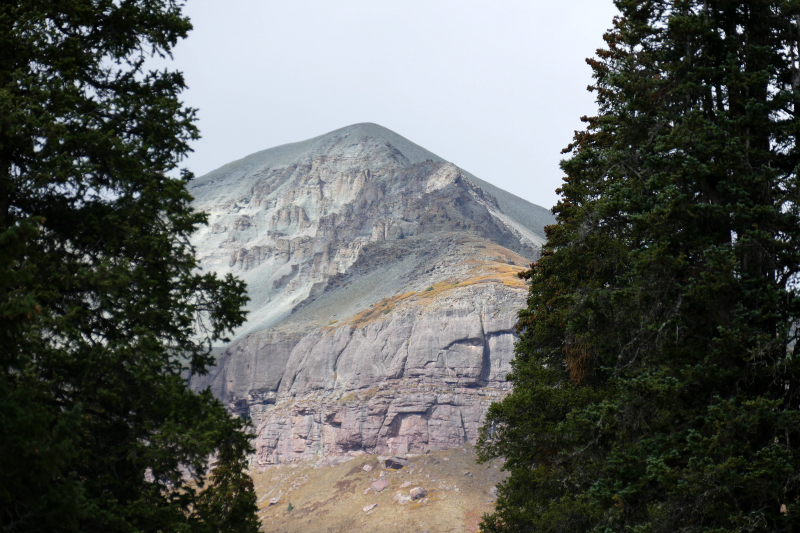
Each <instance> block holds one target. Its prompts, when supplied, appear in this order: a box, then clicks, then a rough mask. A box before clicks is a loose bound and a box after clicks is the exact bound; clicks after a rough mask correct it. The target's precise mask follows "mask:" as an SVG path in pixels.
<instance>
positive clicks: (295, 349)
mask: <svg viewBox="0 0 800 533" xmlns="http://www.w3.org/2000/svg"><path fill="white" fill-rule="evenodd" d="M191 191H192V194H194V196H195V198H196V200H195V204H196V206H197V207H198V208H200V209H202V210H204V211H206V212H208V213H209V214H210V220H209V222H210V224H209V226H208V227H207V228H204V229H203V230H201V231H200V232H199V233H198V234H196V235H195V237H194V244H195V246H196V247H197V250H198V256H199V257H200V259H201V261H202V262H203V265H204V267H205V268H207V269H210V270H215V271H217V272H219V273H223V274H224V273H227V272H232V273H234V274H236V275H238V276H240V277H242V278H243V279H244V280H245V281H247V283H248V290H249V293H250V296H251V298H252V300H251V302H250V306H249V309H250V315H249V319H248V322H247V324H246V325H245V326H244V327H243V328H242V330H241V331H240V332H238V334H237V337H236V338H235V339H234V341H233V342H232V343H231V344H230V345H229V346H226V347H220V348H219V350H218V353H217V357H218V361H217V365H216V367H215V368H213V369H212V371H211V373H210V374H208V375H206V376H195V377H194V378H193V379H192V386H193V387H195V388H198V389H200V388H205V387H211V390H212V391H213V392H214V394H216V395H217V396H218V397H220V398H222V399H223V400H224V401H225V402H226V403H227V404H228V405H229V406H230V407H231V408H232V409H234V410H236V411H237V412H239V413H240V414H242V415H244V416H249V417H251V418H252V419H253V422H254V425H255V427H256V432H257V439H256V447H257V460H258V462H259V463H260V464H264V465H266V464H275V463H281V462H287V461H294V460H305V459H311V458H314V457H317V456H320V455H328V456H341V455H348V454H357V453H362V452H368V453H391V454H396V453H407V452H424V451H426V450H442V449H447V448H450V447H453V446H456V445H460V444H462V443H464V442H468V441H470V442H474V440H475V438H476V437H477V429H478V427H479V426H480V423H481V419H482V417H483V415H484V414H485V411H486V408H487V407H488V404H489V403H491V401H493V400H495V399H497V398H498V397H500V396H502V395H504V394H505V393H506V392H507V390H508V385H507V383H506V382H505V375H506V373H507V372H508V370H509V360H510V359H511V357H512V352H513V342H514V339H515V336H514V324H515V322H516V312H517V310H518V309H519V308H520V307H522V305H523V304H524V299H525V285H524V283H523V282H522V281H521V280H519V278H517V277H516V273H517V272H519V271H521V270H524V269H525V268H526V267H527V265H528V263H529V262H530V261H531V259H533V258H535V257H536V256H537V254H538V250H539V246H540V245H541V243H542V242H543V240H544V237H543V226H544V225H545V224H549V223H552V216H551V215H550V213H549V212H548V211H547V210H545V209H543V208H540V207H538V206H535V205H532V204H529V203H528V202H525V201H524V200H521V199H519V198H516V197H514V196H512V195H510V194H508V193H506V192H505V191H502V190H500V189H497V188H496V187H493V186H492V185H490V184H488V183H485V182H483V181H481V180H479V179H478V178H475V177H474V176H472V175H470V174H468V173H467V172H465V171H463V170H461V169H459V168H458V167H456V166H455V165H453V164H451V163H447V162H445V161H443V160H442V159H441V158H439V157H437V156H436V155H434V154H432V153H430V152H427V151H426V150H424V149H422V148H420V147H419V146H417V145H414V144H413V143H411V142H409V141H408V140H406V139H404V138H403V137H400V136H399V135H397V134H395V133H393V132H391V131H389V130H386V129H385V128H382V127H380V126H377V125H374V124H359V125H355V126H350V127H348V128H343V129H341V130H337V131H334V132H331V133H329V134H327V135H323V136H321V137H317V138H315V139H311V140H309V141H305V142H302V143H296V144H293V145H286V146H281V147H278V148H273V149H270V150H266V151H264V152H259V153H257V154H254V155H252V156H249V157H247V158H245V159H243V160H240V161H236V162H234V163H231V164H229V165H226V166H225V167H222V168H221V169H219V170H217V171H214V172H212V173H210V174H208V175H206V176H203V177H202V178H199V179H198V180H196V181H195V182H194V183H193V184H192V187H191Z"/></svg>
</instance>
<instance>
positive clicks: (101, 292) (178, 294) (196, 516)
mask: <svg viewBox="0 0 800 533" xmlns="http://www.w3.org/2000/svg"><path fill="white" fill-rule="evenodd" d="M190 29H191V25H190V24H189V21H188V20H187V19H186V18H184V17H182V15H181V12H180V6H179V5H178V4H177V3H176V2H174V1H170V0H133V1H125V2H119V1H112V0H64V1H44V0H33V1H21V0H20V1H16V2H3V3H0V315H2V316H1V318H0V527H2V528H3V529H4V530H6V531H48V532H52V531H56V532H57V531H86V532H92V531H97V532H104V533H105V532H118V531H119V532H122V531H124V532H128V531H131V532H133V531H137V532H139V531H142V532H143V531H170V532H173V531H185V532H189V531H203V532H205V531H210V530H215V529H214V528H217V529H216V530H225V529H224V528H225V527H228V526H227V524H243V526H242V529H239V530H240V531H248V530H253V527H252V524H253V523H254V521H255V514H254V505H253V502H252V487H251V486H248V485H247V480H246V479H245V476H244V474H243V469H244V462H243V458H244V454H245V453H246V452H247V451H248V449H249V448H248V445H247V441H246V438H245V437H244V436H243V435H244V434H243V430H244V427H245V424H244V422H242V421H239V420H236V419H232V418H231V417H230V415H228V414H227V412H226V411H225V409H224V408H223V406H222V405H221V404H220V403H219V402H218V401H216V400H215V399H213V398H212V397H211V395H210V394H208V393H204V394H199V395H198V394H193V393H191V392H190V391H188V390H187V388H186V386H185V376H186V375H188V373H189V372H201V373H202V372H204V371H205V367H206V366H207V365H208V364H209V363H210V362H211V359H210V357H209V348H210V344H211V343H212V342H214V341H221V340H223V337H224V335H225V334H226V332H227V331H229V330H230V329H231V328H233V327H235V326H236V325H238V324H240V323H241V322H242V320H243V312H242V311H241V307H242V305H243V304H244V303H245V301H246V296H245V290H244V286H243V284H242V283H241V282H239V281H237V280H235V279H233V278H230V277H229V278H226V279H224V280H219V279H216V278H215V277H214V276H213V275H205V274H200V273H199V272H198V268H197V263H196V261H195V258H194V250H193V248H192V247H191V245H190V244H189V240H188V239H189V236H190V235H191V234H192V232H193V231H194V230H195V229H196V228H197V227H198V226H199V225H200V224H203V223H205V215H204V214H202V213H196V212H194V211H193V210H192V208H191V206H190V201H191V197H190V196H189V194H188V193H187V191H186V181H187V180H188V179H190V178H191V175H190V174H188V173H184V174H183V177H182V178H181V179H170V178H168V177H167V174H168V173H169V172H171V171H173V170H174V169H176V168H177V165H178V163H179V161H180V160H181V158H182V157H183V156H184V155H185V154H186V153H187V151H188V145H187V142H188V141H189V140H191V139H193V138H196V136H197V130H196V128H195V126H194V124H193V122H194V118H195V116H194V111H193V110H191V109H188V108H185V107H183V106H182V104H181V102H180V100H179V98H178V97H179V94H180V92H181V90H182V89H183V88H184V82H183V79H182V77H181V75H180V74H179V73H174V72H147V71H145V70H144V69H143V63H144V60H145V58H146V57H148V56H149V55H150V54H151V53H156V54H169V52H170V50H171V49H172V47H173V46H174V45H175V43H176V42H177V40H178V39H180V38H183V37H185V36H186V34H187V32H188V31H189V30H190ZM217 450H219V456H220V460H221V464H224V465H226V466H225V469H224V470H220V472H219V473H218V474H215V475H214V476H213V477H212V481H213V485H212V488H209V489H206V490H205V492H204V493H203V494H204V496H202V497H201V500H202V501H203V502H206V501H209V502H216V501H225V500H226V498H227V497H226V496H219V495H223V494H230V495H233V498H234V499H235V502H234V503H233V504H231V505H228V504H224V505H216V504H213V505H211V504H209V505H208V506H207V507H206V508H204V509H205V510H204V512H203V513H200V512H199V511H198V509H200V508H201V507H202V505H200V501H201V500H198V495H197V494H196V491H195V490H194V488H193V487H194V484H193V482H192V480H191V477H192V476H194V477H195V478H196V479H197V480H198V481H199V482H200V484H201V485H202V480H203V479H204V478H205V476H206V474H207V472H208V458H209V456H210V455H211V454H213V453H214V452H215V451H217ZM223 472H224V473H223ZM228 513H231V514H230V515H229V514H228ZM229 530H230V528H229Z"/></svg>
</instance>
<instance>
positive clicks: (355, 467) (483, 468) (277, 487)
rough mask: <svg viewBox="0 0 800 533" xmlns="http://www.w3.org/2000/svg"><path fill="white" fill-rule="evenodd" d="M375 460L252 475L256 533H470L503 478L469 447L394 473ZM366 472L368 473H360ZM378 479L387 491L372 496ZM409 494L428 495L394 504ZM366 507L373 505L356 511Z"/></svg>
mask: <svg viewBox="0 0 800 533" xmlns="http://www.w3.org/2000/svg"><path fill="white" fill-rule="evenodd" d="M379 459H380V458H379V457H378V456H375V455H363V456H361V457H357V458H355V459H353V460H350V461H348V462H346V463H343V464H340V465H337V466H320V465H319V463H305V464H296V463H293V464H290V465H281V466H278V467H274V468H268V469H265V470H264V471H262V472H260V473H255V474H254V475H253V479H254V482H255V485H256V492H257V493H258V495H259V502H258V506H259V516H260V518H261V520H262V523H263V528H262V529H263V531H267V532H273V533H310V532H330V533H337V532H350V531H363V532H376V533H394V532H398V533H400V532H402V533H409V532H420V533H422V532H425V531H427V532H428V533H438V532H445V531H452V532H459V533H461V532H469V533H475V532H477V531H478V524H479V523H480V519H481V516H482V515H483V514H484V513H486V512H490V511H491V510H492V509H493V505H494V503H493V502H494V497H493V495H492V492H491V489H492V487H494V486H495V485H496V484H497V483H498V482H499V481H501V480H502V479H503V478H504V477H505V474H504V473H503V472H501V470H500V468H499V463H498V462H497V461H494V462H492V463H487V464H483V465H478V464H477V463H476V456H475V452H474V450H473V449H472V448H471V447H470V446H464V447H461V448H455V449H452V450H448V451H443V452H431V453H429V454H425V455H420V456H416V457H409V458H408V462H409V465H408V466H406V467H404V468H402V469H400V470H391V469H387V468H385V467H384V466H383V461H380V460H379ZM365 465H369V466H371V467H372V470H371V471H369V472H366V471H364V466H365ZM378 480H385V481H387V482H388V483H389V486H388V487H386V488H385V489H383V490H382V491H381V492H375V491H374V490H371V489H370V487H371V484H372V483H373V482H375V481H378ZM404 484H407V486H404V487H403V488H400V487H401V486H403V485H404ZM415 487H423V488H424V489H426V490H427V491H428V495H427V496H426V497H424V498H421V499H419V500H417V501H412V502H410V503H406V504H399V503H397V502H396V501H395V500H394V499H395V497H396V495H397V494H398V493H400V494H402V495H405V496H407V495H408V494H409V491H410V490H411V489H413V488H415ZM368 489H370V490H368ZM365 491H366V492H367V494H364V492H365ZM278 497H279V501H278V503H275V504H270V500H273V499H274V498H278ZM290 503H291V505H292V507H293V509H292V510H291V511H289V510H288V508H289V504H290ZM372 504H377V506H376V507H375V508H373V509H372V510H369V511H366V512H365V511H364V510H363V509H364V508H365V507H367V506H369V505H372Z"/></svg>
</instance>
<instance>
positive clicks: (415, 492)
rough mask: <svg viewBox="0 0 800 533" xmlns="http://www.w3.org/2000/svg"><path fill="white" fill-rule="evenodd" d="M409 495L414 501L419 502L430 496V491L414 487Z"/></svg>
mask: <svg viewBox="0 0 800 533" xmlns="http://www.w3.org/2000/svg"><path fill="white" fill-rule="evenodd" d="M408 495H409V496H411V499H412V500H419V499H420V498H424V497H425V496H427V495H428V491H427V490H425V489H424V488H422V487H414V488H413V489H411V490H410V491H408Z"/></svg>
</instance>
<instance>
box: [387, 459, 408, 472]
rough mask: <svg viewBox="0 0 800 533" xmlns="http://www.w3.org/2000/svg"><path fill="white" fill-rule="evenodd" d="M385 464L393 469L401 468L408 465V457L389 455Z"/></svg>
mask: <svg viewBox="0 0 800 533" xmlns="http://www.w3.org/2000/svg"><path fill="white" fill-rule="evenodd" d="M383 466H384V467H386V468H391V469H393V470H400V469H401V468H403V467H404V466H408V459H403V458H402V457H397V456H394V457H389V458H388V459H386V460H385V461H384V462H383Z"/></svg>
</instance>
